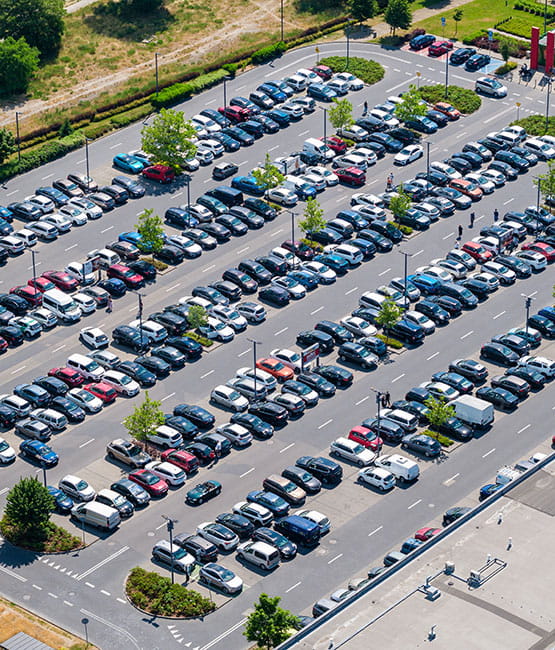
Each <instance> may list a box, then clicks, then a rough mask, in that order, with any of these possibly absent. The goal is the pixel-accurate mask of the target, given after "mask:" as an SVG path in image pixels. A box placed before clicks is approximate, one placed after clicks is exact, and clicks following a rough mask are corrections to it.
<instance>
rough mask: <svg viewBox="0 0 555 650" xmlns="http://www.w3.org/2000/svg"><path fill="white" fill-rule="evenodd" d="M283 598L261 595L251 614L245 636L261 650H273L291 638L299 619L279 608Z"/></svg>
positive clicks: (246, 624) (244, 632)
mask: <svg viewBox="0 0 555 650" xmlns="http://www.w3.org/2000/svg"><path fill="white" fill-rule="evenodd" d="M280 600H281V598H280V597H279V596H275V597H274V598H271V597H270V596H268V594H264V593H262V594H260V598H259V600H258V602H257V603H256V604H255V606H254V611H253V612H251V614H249V617H248V619H247V622H246V623H245V629H244V631H243V634H244V635H245V636H246V637H247V640H248V641H251V642H254V643H256V644H257V645H258V647H259V648H265V649H266V650H272V648H275V647H276V646H278V645H279V644H280V643H283V642H284V641H285V640H286V639H287V638H289V637H290V636H291V631H292V629H293V628H294V627H295V626H296V625H297V624H298V621H299V619H298V618H297V617H296V616H294V615H293V614H291V612H290V611H288V610H287V609H282V608H281V607H280V606H279V602H280Z"/></svg>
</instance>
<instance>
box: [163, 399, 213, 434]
mask: <svg viewBox="0 0 555 650" xmlns="http://www.w3.org/2000/svg"><path fill="white" fill-rule="evenodd" d="M173 414H174V415H182V416H183V417H184V418H187V419H188V420H190V421H191V422H192V423H193V424H196V425H197V427H198V428H199V429H210V427H213V426H214V422H215V421H216V418H215V417H214V416H213V415H212V413H210V412H209V411H207V410H206V409H204V408H202V406H196V405H195V404H178V405H177V406H176V407H175V408H174V409H173Z"/></svg>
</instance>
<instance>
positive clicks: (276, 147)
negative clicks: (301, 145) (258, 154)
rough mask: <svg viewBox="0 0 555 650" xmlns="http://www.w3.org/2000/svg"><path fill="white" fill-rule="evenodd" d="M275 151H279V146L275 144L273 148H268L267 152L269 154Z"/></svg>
mask: <svg viewBox="0 0 555 650" xmlns="http://www.w3.org/2000/svg"><path fill="white" fill-rule="evenodd" d="M276 149H279V144H276V145H275V146H274V147H270V148H269V149H268V152H270V151H275V150H276Z"/></svg>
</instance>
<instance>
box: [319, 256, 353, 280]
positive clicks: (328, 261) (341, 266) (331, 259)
mask: <svg viewBox="0 0 555 650" xmlns="http://www.w3.org/2000/svg"><path fill="white" fill-rule="evenodd" d="M314 261H315V262H321V263H322V264H325V265H326V266H329V267H330V269H332V271H335V272H336V273H338V274H339V275H344V274H345V273H347V271H348V270H349V262H347V260H346V259H345V258H344V257H343V256H342V255H335V254H334V253H322V254H321V255H316V257H315V258H314Z"/></svg>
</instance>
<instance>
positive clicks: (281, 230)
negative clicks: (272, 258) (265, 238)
mask: <svg viewBox="0 0 555 650" xmlns="http://www.w3.org/2000/svg"><path fill="white" fill-rule="evenodd" d="M280 232H283V228H280V229H279V230H276V231H275V232H273V233H272V234H271V235H270V237H275V236H276V235H279V233H280Z"/></svg>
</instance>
